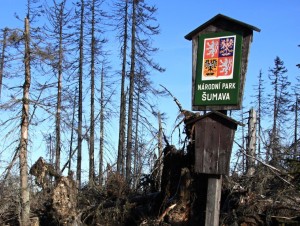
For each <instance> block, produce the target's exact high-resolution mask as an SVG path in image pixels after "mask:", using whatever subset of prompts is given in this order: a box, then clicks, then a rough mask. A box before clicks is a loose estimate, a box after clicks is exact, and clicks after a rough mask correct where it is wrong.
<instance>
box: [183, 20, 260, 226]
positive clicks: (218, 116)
mask: <svg viewBox="0 0 300 226" xmlns="http://www.w3.org/2000/svg"><path fill="white" fill-rule="evenodd" d="M253 30H255V31H260V30H259V29H258V28H256V27H254V26H251V25H249V24H246V23H243V22H241V21H237V20H235V19H232V18H230V17H227V16H224V15H222V14H218V15H216V16H215V17H213V18H212V19H210V20H209V21H207V22H206V23H204V24H202V25H201V26H199V27H198V28H196V29H195V30H193V31H192V32H190V33H189V34H187V35H186V36H185V38H186V39H188V40H192V42H193V69H192V73H193V76H192V109H193V110H196V111H197V110H205V111H206V110H209V111H211V112H209V113H207V114H205V115H203V116H200V117H198V118H196V119H195V120H193V121H191V122H189V123H192V124H193V125H194V128H195V173H197V174H200V175H201V174H202V175H203V174H206V175H208V181H207V193H206V210H205V226H218V225H219V215H220V199H221V187H222V175H228V174H229V166H230V156H231V150H232V145H233V140H234V133H235V130H236V129H237V125H239V124H240V123H239V122H237V121H235V120H234V119H232V118H230V117H227V115H226V111H227V110H236V109H240V108H241V106H242V99H243V92H244V82H245V76H246V70H247V63H248V55H249V48H250V44H251V42H252V36H253ZM221 112H222V113H225V114H222V113H221ZM200 178H201V177H200ZM203 178H207V177H203Z"/></svg>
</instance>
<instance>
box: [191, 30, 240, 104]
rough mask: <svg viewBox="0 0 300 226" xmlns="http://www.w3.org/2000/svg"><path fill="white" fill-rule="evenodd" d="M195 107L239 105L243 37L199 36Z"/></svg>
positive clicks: (221, 34) (233, 34) (230, 33)
mask: <svg viewBox="0 0 300 226" xmlns="http://www.w3.org/2000/svg"><path fill="white" fill-rule="evenodd" d="M198 41H199V43H198V51H197V54H198V55H197V66H196V79H195V87H194V100H193V105H194V106H222V105H233V106H234V105H238V104H239V101H240V100H239V98H240V77H241V76H240V75H241V58H242V35H241V34H239V33H234V32H220V33H210V34H204V35H200V36H199V40H198Z"/></svg>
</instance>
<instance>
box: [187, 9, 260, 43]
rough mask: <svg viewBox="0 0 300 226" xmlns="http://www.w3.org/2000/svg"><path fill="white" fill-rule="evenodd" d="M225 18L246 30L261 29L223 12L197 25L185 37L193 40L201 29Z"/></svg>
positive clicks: (258, 30)
mask: <svg viewBox="0 0 300 226" xmlns="http://www.w3.org/2000/svg"><path fill="white" fill-rule="evenodd" d="M224 20H227V21H228V22H231V23H234V24H237V25H239V26H241V27H243V28H244V29H245V30H248V31H253V30H254V31H257V32H260V29H259V28H257V27H255V26H252V25H250V24H246V23H244V22H242V21H239V20H236V19H233V18H231V17H228V16H225V15H223V14H218V15H216V16H214V17H213V18H211V19H210V20H208V21H207V22H205V23H204V24H202V25H201V26H199V27H197V28H196V29H195V30H193V31H191V32H190V33H188V34H187V35H186V36H184V38H185V39H187V40H192V39H193V37H194V36H195V35H197V34H198V33H199V32H200V31H202V30H204V29H205V28H207V27H208V26H210V25H212V24H217V23H218V22H219V21H224Z"/></svg>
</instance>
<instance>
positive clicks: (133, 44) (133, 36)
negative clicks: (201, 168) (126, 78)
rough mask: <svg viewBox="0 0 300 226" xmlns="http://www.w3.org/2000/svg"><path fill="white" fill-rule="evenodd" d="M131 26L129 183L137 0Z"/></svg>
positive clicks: (133, 7) (129, 175)
mask: <svg viewBox="0 0 300 226" xmlns="http://www.w3.org/2000/svg"><path fill="white" fill-rule="evenodd" d="M132 4H133V5H132V28H131V60H130V61H131V64H130V84H129V104H128V124H127V153H126V181H127V183H128V184H129V183H130V178H131V157H132V156H131V154H132V117H133V96H134V77H135V35H136V27H135V26H136V5H137V4H138V1H136V0H134V1H133V2H132Z"/></svg>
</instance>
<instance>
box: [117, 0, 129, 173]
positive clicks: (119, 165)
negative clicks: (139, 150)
mask: <svg viewBox="0 0 300 226" xmlns="http://www.w3.org/2000/svg"><path fill="white" fill-rule="evenodd" d="M124 9H125V15H124V43H123V49H122V58H123V61H122V72H121V73H122V75H121V76H122V78H121V98H120V101H121V104H120V122H119V143H118V159H117V171H118V172H119V173H121V172H122V171H123V169H124V165H123V163H124V146H125V124H126V122H125V121H126V95H125V78H126V63H127V62H126V56H127V40H128V34H127V32H128V31H127V30H128V26H127V25H128V24H127V19H128V18H127V17H128V0H126V2H125V8H124Z"/></svg>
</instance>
